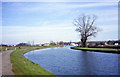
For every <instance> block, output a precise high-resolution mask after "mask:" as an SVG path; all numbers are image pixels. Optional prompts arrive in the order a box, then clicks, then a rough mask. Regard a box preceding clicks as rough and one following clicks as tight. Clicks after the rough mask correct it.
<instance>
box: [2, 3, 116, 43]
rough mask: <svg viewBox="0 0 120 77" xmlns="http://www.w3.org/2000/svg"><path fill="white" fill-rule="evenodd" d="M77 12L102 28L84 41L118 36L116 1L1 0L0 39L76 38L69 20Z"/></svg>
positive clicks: (10, 40) (3, 40) (70, 39)
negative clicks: (0, 32) (53, 0)
mask: <svg viewBox="0 0 120 77" xmlns="http://www.w3.org/2000/svg"><path fill="white" fill-rule="evenodd" d="M98 9H99V10H98ZM93 11H94V13H93ZM81 14H85V15H92V14H95V15H96V16H97V17H98V19H97V20H96V23H95V24H96V25H97V27H99V28H101V29H102V31H101V32H99V33H98V34H97V36H96V37H92V38H91V39H89V40H88V41H105V40H106V41H108V40H118V3H117V2H113V3H109V2H102V3H97V2H2V31H3V33H2V43H3V44H4V43H5V44H18V43H21V42H28V41H33V40H34V42H35V44H38V43H39V44H40V43H45V42H50V41H55V42H57V41H80V39H79V36H78V35H79V33H78V32H76V31H75V26H74V25H73V24H72V22H73V21H74V19H75V18H77V17H78V16H79V15H81Z"/></svg>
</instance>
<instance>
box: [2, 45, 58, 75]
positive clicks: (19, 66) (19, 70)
mask: <svg viewBox="0 0 120 77" xmlns="http://www.w3.org/2000/svg"><path fill="white" fill-rule="evenodd" d="M49 47H56V46H49ZM49 47H44V46H23V47H21V49H18V48H17V50H15V51H13V52H12V53H11V54H10V59H11V63H12V71H13V72H14V74H15V75H16V76H18V77H19V76H20V75H31V76H33V77H34V76H35V75H51V76H52V77H56V76H55V75H54V74H53V73H51V72H49V71H47V70H46V69H44V68H42V67H41V66H40V65H39V64H35V63H34V62H32V61H30V60H29V59H27V58H25V57H24V56H23V55H24V53H26V52H28V51H31V50H35V49H42V48H49ZM4 49H5V47H3V50H4ZM11 49H14V47H11Z"/></svg>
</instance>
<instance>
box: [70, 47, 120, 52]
mask: <svg viewBox="0 0 120 77" xmlns="http://www.w3.org/2000/svg"><path fill="white" fill-rule="evenodd" d="M71 49H77V50H85V51H99V52H108V53H120V49H111V48H87V47H71Z"/></svg>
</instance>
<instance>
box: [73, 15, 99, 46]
mask: <svg viewBox="0 0 120 77" xmlns="http://www.w3.org/2000/svg"><path fill="white" fill-rule="evenodd" d="M96 18H97V17H96V16H95V15H92V16H89V15H81V16H79V17H78V18H77V19H75V20H74V22H73V24H74V25H75V26H76V27H77V28H76V31H77V32H79V33H80V36H81V45H82V47H86V42H87V39H88V37H91V36H94V37H95V36H96V33H97V32H98V31H99V30H100V29H98V27H96V26H95V25H94V23H95V21H96Z"/></svg>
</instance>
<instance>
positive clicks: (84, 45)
mask: <svg viewBox="0 0 120 77" xmlns="http://www.w3.org/2000/svg"><path fill="white" fill-rule="evenodd" d="M86 41H87V39H85V38H82V39H81V45H82V47H86Z"/></svg>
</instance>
